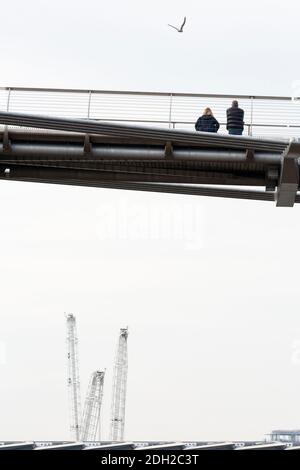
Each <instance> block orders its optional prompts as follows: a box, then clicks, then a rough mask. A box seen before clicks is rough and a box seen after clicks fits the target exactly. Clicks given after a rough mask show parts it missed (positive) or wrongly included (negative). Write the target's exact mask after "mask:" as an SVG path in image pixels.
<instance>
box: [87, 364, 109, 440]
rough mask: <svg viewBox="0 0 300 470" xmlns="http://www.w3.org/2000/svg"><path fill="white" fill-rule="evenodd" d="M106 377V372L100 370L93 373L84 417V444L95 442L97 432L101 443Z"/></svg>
mask: <svg viewBox="0 0 300 470" xmlns="http://www.w3.org/2000/svg"><path fill="white" fill-rule="evenodd" d="M104 375H105V372H104V371H98V370H97V371H95V372H93V373H92V375H91V379H90V383H89V388H88V392H87V396H86V399H85V405H84V411H83V417H82V431H81V440H82V441H84V442H86V441H95V440H96V435H97V430H98V439H99V441H100V439H101V434H100V432H101V426H100V418H101V405H102V398H103V385H104Z"/></svg>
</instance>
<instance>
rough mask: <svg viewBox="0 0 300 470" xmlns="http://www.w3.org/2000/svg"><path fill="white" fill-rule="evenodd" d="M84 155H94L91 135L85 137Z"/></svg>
mask: <svg viewBox="0 0 300 470" xmlns="http://www.w3.org/2000/svg"><path fill="white" fill-rule="evenodd" d="M83 153H84V155H85V156H88V155H90V154H91V153H92V142H91V140H90V136H89V134H85V136H84V145H83Z"/></svg>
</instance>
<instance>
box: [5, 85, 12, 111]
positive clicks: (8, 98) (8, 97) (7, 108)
mask: <svg viewBox="0 0 300 470" xmlns="http://www.w3.org/2000/svg"><path fill="white" fill-rule="evenodd" d="M10 93H11V88H9V89H8V95H7V105H6V112H7V113H8V112H9V105H10Z"/></svg>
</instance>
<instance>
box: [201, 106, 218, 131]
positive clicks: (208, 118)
mask: <svg viewBox="0 0 300 470" xmlns="http://www.w3.org/2000/svg"><path fill="white" fill-rule="evenodd" d="M219 127H220V124H219V123H218V121H217V120H216V118H215V117H214V115H213V113H212V110H211V109H210V108H206V109H205V110H204V113H203V115H202V116H201V117H199V119H198V120H197V122H196V124H195V129H196V131H201V132H218V130H219Z"/></svg>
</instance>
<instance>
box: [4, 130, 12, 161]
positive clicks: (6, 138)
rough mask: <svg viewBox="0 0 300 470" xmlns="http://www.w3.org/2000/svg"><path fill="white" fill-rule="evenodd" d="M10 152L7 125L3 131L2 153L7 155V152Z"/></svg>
mask: <svg viewBox="0 0 300 470" xmlns="http://www.w3.org/2000/svg"><path fill="white" fill-rule="evenodd" d="M10 152H11V141H10V138H9V135H8V127H7V126H5V127H4V132H3V153H4V154H5V155H7V154H8V153H10Z"/></svg>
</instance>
